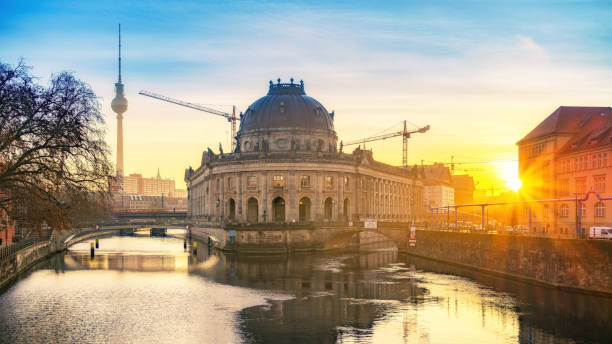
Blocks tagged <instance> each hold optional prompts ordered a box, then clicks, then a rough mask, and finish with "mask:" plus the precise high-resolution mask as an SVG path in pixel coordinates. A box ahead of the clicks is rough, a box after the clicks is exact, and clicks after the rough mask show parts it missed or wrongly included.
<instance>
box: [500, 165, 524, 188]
mask: <svg viewBox="0 0 612 344" xmlns="http://www.w3.org/2000/svg"><path fill="white" fill-rule="evenodd" d="M497 173H498V174H499V176H500V177H501V178H502V179H503V180H504V181H505V182H506V187H508V188H510V189H512V191H518V189H520V188H521V185H522V182H521V180H520V179H519V176H518V162H517V161H508V162H499V163H497Z"/></svg>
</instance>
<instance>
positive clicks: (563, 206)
mask: <svg viewBox="0 0 612 344" xmlns="http://www.w3.org/2000/svg"><path fill="white" fill-rule="evenodd" d="M559 210H560V214H559V216H560V217H568V216H569V206H568V205H567V204H561V208H559Z"/></svg>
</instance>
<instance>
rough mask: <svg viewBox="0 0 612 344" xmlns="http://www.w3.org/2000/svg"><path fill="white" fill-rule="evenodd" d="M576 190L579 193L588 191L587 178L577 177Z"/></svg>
mask: <svg viewBox="0 0 612 344" xmlns="http://www.w3.org/2000/svg"><path fill="white" fill-rule="evenodd" d="M576 192H577V193H585V192H586V178H576Z"/></svg>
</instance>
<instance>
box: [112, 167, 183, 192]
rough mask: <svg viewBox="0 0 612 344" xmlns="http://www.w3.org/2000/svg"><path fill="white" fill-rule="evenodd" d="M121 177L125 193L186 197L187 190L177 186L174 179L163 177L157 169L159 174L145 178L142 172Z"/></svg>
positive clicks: (122, 190)
mask: <svg viewBox="0 0 612 344" xmlns="http://www.w3.org/2000/svg"><path fill="white" fill-rule="evenodd" d="M120 178H121V193H122V194H124V195H141V196H161V195H164V196H166V197H177V198H186V197H187V195H186V190H184V189H183V190H181V189H177V188H176V183H175V181H174V180H172V179H168V178H162V177H161V176H160V174H159V170H158V171H157V176H156V177H153V178H145V177H143V176H142V174H136V173H132V174H130V175H128V176H122V177H120Z"/></svg>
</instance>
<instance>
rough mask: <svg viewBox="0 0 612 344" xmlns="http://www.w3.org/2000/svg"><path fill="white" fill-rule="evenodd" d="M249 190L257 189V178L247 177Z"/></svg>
mask: <svg viewBox="0 0 612 344" xmlns="http://www.w3.org/2000/svg"><path fill="white" fill-rule="evenodd" d="M247 188H248V189H257V176H248V177H247Z"/></svg>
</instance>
